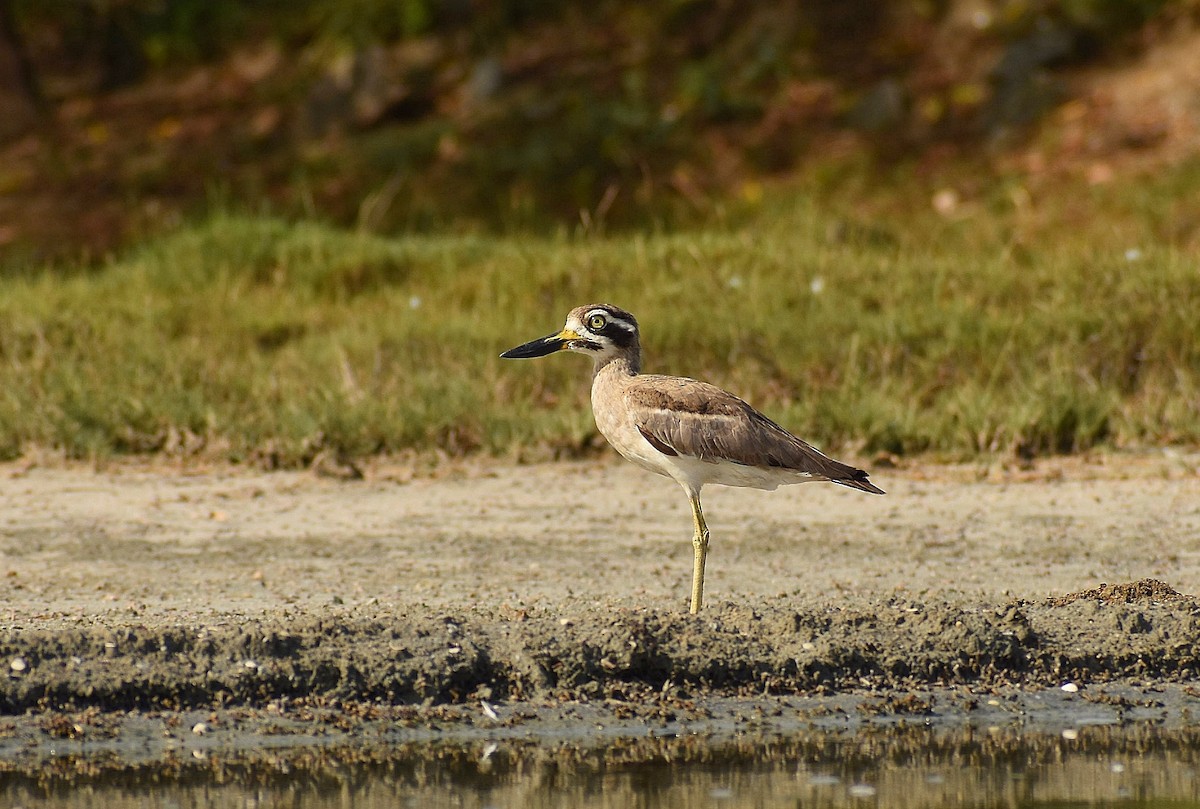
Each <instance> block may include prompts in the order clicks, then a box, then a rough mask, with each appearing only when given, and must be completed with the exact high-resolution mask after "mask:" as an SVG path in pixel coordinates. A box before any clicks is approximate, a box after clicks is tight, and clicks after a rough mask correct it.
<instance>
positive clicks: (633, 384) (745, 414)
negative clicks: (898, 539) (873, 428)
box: [500, 303, 884, 613]
mask: <svg viewBox="0 0 1200 809" xmlns="http://www.w3.org/2000/svg"><path fill="white" fill-rule="evenodd" d="M556 351H574V352H576V353H578V354H587V355H589V356H590V357H592V359H593V361H594V363H595V365H594V367H593V369H592V414H593V415H594V416H595V418H596V427H597V428H599V430H600V432H601V433H602V434H603V435H604V437H605V438H607V439H608V443H610V444H612V445H613V447H614V448H615V449H616V450H617V452H619V453H621V454H622V455H624V456H625V457H626V458H628V459H629V460H630V461H633V462H634V463H635V464H637V465H638V466H640V467H642V468H644V469H649V470H650V471H651V472H656V473H658V474H660V475H666V476H667V477H670V478H673V479H674V480H675V482H676V483H678V484H679V485H680V486H682V487H683V490H684V491H685V492H687V496H688V500H689V501H690V502H691V504H692V520H693V524H694V527H695V534H694V536H693V537H692V547H693V549H694V551H695V555H694V559H693V565H692V612H693V613H694V612H699V610H700V607H701V606H702V605H703V603H704V563H705V560H706V558H707V556H708V526H707V525H705V523H704V512H703V511H701V509H700V489H701V488H702V487H703V486H704V484H706V483H721V484H724V485H726V486H748V487H753V488H755V489H767V490H771V491H773V490H774V489H776V488H777V487H779V486H780V485H784V484H789V483H804V482H806V481H814V480H825V481H831V482H833V483H838V484H841V485H842V486H849V487H850V488H852V489H859V490H861V491H864V492H870V493H871V494H883V493H884V492H883V490H882V489H880V488H878V487H876V486H875V485H874V484H872V483H871V482H870V481H869V480H867V473H866V472H864V471H863V470H861V469H855V468H854V467H852V466H848V465H846V464H844V463H841V462H839V461H835V460H833V459H832V458H829V457H826V456H825V455H823V454H821V452H819V451H818V450H817V449H816V448H814V447H811V446H809V445H808V444H806V443H805V442H804V441H801V440H800V439H799V438H797V437H796V436H794V435H792V434H791V433H789V432H788V431H787V430H785V429H783V428H782V427H780V426H779V425H778V424H776V423H775V422H773V421H771V420H770V419H769V418H767V417H766V416H764V415H763V414H762V413H759V412H758V411H757V410H755V409H754V408H753V407H751V406H750V405H748V404H746V403H745V402H743V401H742V400H741V399H739V398H738V397H736V396H734V395H733V394H732V393H728V392H726V391H723V390H721V389H720V388H718V387H714V386H713V385H709V384H708V383H706V382H698V381H697V380H695V379H687V378H685V377H677V376H660V375H655V374H643V373H642V372H641V371H642V348H641V344H640V342H639V339H638V324H637V321H636V320H634V317H633V315H631V314H629V312H626V311H625V310H624V309H618V308H617V307H616V306H610V305H608V304H603V303H597V304H593V305H591V306H580V307H579V308H577V309H572V310H571V312H570V313H569V314H568V315H567V321H566V324H565V325H564V326H563V330H562V331H560V332H558V333H557V334H552V335H550V336H549V337H543V338H541V339H538V340H532V341H530V342H528V343H525V344H523V345H519V346H517V347H516V348H512V349H509V350H508V351H505V352H504V353H503V354H501V355H500V356H501V357H504V358H507V359H527V358H531V357H544V356H546V355H547V354H553V353H554V352H556Z"/></svg>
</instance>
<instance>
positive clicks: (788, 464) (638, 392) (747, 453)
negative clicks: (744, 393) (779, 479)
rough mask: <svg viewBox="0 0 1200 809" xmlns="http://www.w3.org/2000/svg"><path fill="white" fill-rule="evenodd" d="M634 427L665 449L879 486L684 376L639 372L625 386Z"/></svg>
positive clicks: (713, 388)
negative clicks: (635, 422)
mask: <svg viewBox="0 0 1200 809" xmlns="http://www.w3.org/2000/svg"><path fill="white" fill-rule="evenodd" d="M625 396H626V404H627V406H629V408H630V410H631V411H632V412H633V413H636V417H635V418H636V421H637V428H638V430H639V431H640V432H641V434H642V435H643V436H644V437H645V438H646V440H647V441H648V442H649V443H650V445H651V446H653V447H655V449H657V450H658V451H659V452H663V453H664V454H668V455H670V454H674V455H683V456H687V457H691V458H697V459H699V460H701V461H708V462H710V463H717V462H719V461H731V462H733V463H737V464H742V465H745V466H754V467H760V468H777V469H787V470H790V471H793V472H798V473H801V474H807V475H812V476H814V477H819V478H825V479H827V480H831V481H833V482H834V483H840V484H842V485H844V486H850V487H852V488H855V489H861V490H863V491H867V492H873V493H879V494H882V493H883V492H882V491H881V490H880V489H878V488H876V487H875V486H874V485H873V484H871V483H870V482H869V481H868V480H867V473H866V472H864V471H862V470H861V469H855V468H854V467H852V466H849V465H847V464H844V463H841V462H840V461H835V460H833V459H832V458H830V457H828V456H826V455H824V454H823V453H821V452H820V451H819V450H818V449H816V448H815V447H813V446H811V445H809V444H808V443H806V442H805V441H802V440H801V439H799V438H797V437H796V436H794V435H792V434H791V433H789V432H788V431H787V430H785V429H783V428H782V427H780V426H779V425H778V424H776V423H775V422H773V421H771V420H770V419H769V418H767V417H766V416H764V415H763V414H762V413H759V412H758V411H757V410H755V409H754V408H753V407H751V406H750V405H748V404H747V403H746V402H744V401H742V400H741V399H739V398H738V397H737V396H734V395H733V394H732V393H729V392H727V391H724V390H721V389H720V388H718V387H716V386H714V385H710V384H708V383H707V382H699V381H697V380H695V379H687V378H685V377H670V376H653V375H643V376H639V377H637V379H636V380H635V381H634V382H633V383H632V384H630V385H629V386H628V387H627V388H626V391H625Z"/></svg>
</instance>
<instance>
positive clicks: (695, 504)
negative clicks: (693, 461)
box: [688, 492, 708, 614]
mask: <svg viewBox="0 0 1200 809" xmlns="http://www.w3.org/2000/svg"><path fill="white" fill-rule="evenodd" d="M688 499H689V500H691V501H692V521H693V523H695V526H696V533H695V535H694V536H693V537H692V549H693V550H694V552H695V556H694V558H693V559H692V614H695V613H697V612H700V608H701V607H702V606H704V560H705V558H706V557H707V556H708V526H707V525H705V524H704V512H703V511H701V510H700V493H699V492H695V493H693V492H688Z"/></svg>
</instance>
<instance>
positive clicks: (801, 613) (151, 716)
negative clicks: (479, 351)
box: [0, 455, 1200, 771]
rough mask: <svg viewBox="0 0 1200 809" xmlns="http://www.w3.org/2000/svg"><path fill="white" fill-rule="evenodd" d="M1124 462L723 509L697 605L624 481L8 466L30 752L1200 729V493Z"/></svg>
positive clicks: (757, 501)
mask: <svg viewBox="0 0 1200 809" xmlns="http://www.w3.org/2000/svg"><path fill="white" fill-rule="evenodd" d="M1120 460H1121V462H1120V463H1117V462H1115V461H1114V460H1113V459H1106V460H1104V461H1103V462H1092V463H1085V462H1072V463H1068V464H1065V465H1064V466H1061V467H1059V468H1051V469H1042V470H1040V471H1038V472H1036V473H1030V472H1028V470H1015V471H1014V470H1003V469H1001V470H995V469H990V470H986V469H985V470H982V471H981V470H979V469H973V470H971V469H962V468H957V469H955V468H922V469H909V470H891V471H890V472H889V473H887V474H885V475H882V476H881V478H888V477H890V478H891V480H890V481H888V482H889V484H890V486H889V487H885V488H889V491H890V492H891V493H890V494H889V496H888V498H870V499H869V500H870V501H872V502H864V501H865V500H868V499H866V498H864V499H854V498H853V497H852V496H851V497H847V496H844V495H843V493H841V492H838V491H835V487H818V486H812V487H799V488H800V489H802V490H803V491H802V493H801V494H802V496H799V495H798V496H796V497H794V498H787V497H779V496H775V497H771V496H769V495H766V496H764V495H763V494H762V493H743V492H741V491H739V490H724V491H723V493H721V494H719V495H717V496H716V497H713V498H711V502H710V503H709V504H708V505H709V512H710V526H711V527H712V528H713V535H714V539H713V542H714V551H715V552H714V554H713V556H712V557H711V561H710V577H711V578H710V596H711V602H710V605H709V606H708V607H706V609H705V610H704V612H702V613H701V614H700V615H699V616H690V615H688V614H687V613H686V611H685V605H686V592H685V591H686V587H687V572H688V556H689V555H690V544H689V543H688V542H687V541H686V534H687V533H688V528H689V526H688V523H687V515H686V511H685V509H686V502H684V503H680V502H678V500H681V499H682V498H679V497H678V492H677V491H675V490H674V488H673V487H671V486H670V485H669V484H666V483H663V482H662V481H658V480H657V479H655V478H652V477H651V476H648V475H644V474H642V473H640V472H638V471H636V470H630V469H627V468H624V467H620V466H615V465H609V464H600V465H547V466H540V467H497V466H491V467H480V468H474V469H467V470H455V471H453V472H452V473H450V474H447V475H444V476H442V477H440V478H437V479H428V478H425V479H412V478H410V477H405V476H404V475H403V474H399V473H391V474H388V473H385V472H376V473H375V474H374V475H373V476H371V477H370V478H369V479H368V481H366V482H362V483H347V482H341V481H333V480H328V479H323V478H318V477H315V476H311V475H261V474H255V473H246V472H243V471H239V470H219V471H216V472H211V471H199V472H197V471H189V472H187V473H183V472H179V471H164V470H152V469H145V468H134V469H128V468H127V469H118V470H109V471H106V472H96V471H94V470H82V469H77V468H76V469H73V468H41V467H37V468H29V467H15V466H14V467H9V468H7V469H5V470H4V475H3V476H2V477H0V485H2V488H0V495H2V496H3V500H2V501H0V505H2V508H0V542H2V544H0V575H2V576H3V578H2V585H0V586H2V587H3V593H4V602H3V611H2V614H0V664H2V665H3V667H4V672H5V677H4V678H3V681H2V682H0V758H2V759H3V760H4V761H6V762H7V764H6V765H5V766H6V767H11V768H16V770H15V771H19V770H20V769H21V768H23V767H25V768H29V767H36V766H40V764H39V762H40V763H41V764H44V763H45V761H46V760H47V759H48V758H54V757H57V756H60V755H64V754H66V755H69V756H73V757H78V756H82V757H83V758H85V759H87V760H89V761H91V762H92V764H91V765H89V766H97V765H96V762H98V761H101V760H104V761H109V762H111V766H114V767H119V766H125V765H127V764H128V763H129V762H130V761H133V760H145V761H153V760H158V761H162V760H165V759H169V758H171V757H173V756H178V755H193V754H196V755H201V756H202V755H205V754H206V751H209V750H223V751H226V752H230V751H242V752H243V753H245V752H247V751H253V750H256V749H276V748H288V749H297V748H300V747H305V746H316V747H328V746H330V745H335V744H343V743H350V744H362V743H370V744H376V743H385V744H388V745H395V744H407V743H431V742H437V741H441V742H452V741H455V740H457V741H458V742H461V743H468V744H469V743H475V742H482V741H483V740H490V741H491V742H493V743H494V742H496V741H497V740H500V741H503V740H510V741H512V742H514V743H515V742H517V741H519V740H522V739H524V740H529V739H542V740H555V739H558V740H560V741H561V740H563V739H571V740H572V743H573V744H582V743H588V744H591V743H598V742H600V741H603V740H604V739H613V738H641V737H648V736H650V735H654V734H656V733H657V734H666V735H668V736H670V735H674V736H679V735H681V734H683V735H686V734H689V733H701V734H718V735H720V734H722V733H738V732H741V731H742V730H744V729H745V728H747V727H750V728H754V729H755V732H768V733H781V734H786V733H789V732H799V731H800V730H803V729H805V728H808V729H813V728H816V729H825V730H832V729H849V730H853V729H854V728H861V727H872V726H891V725H894V724H897V723H900V724H905V723H917V724H922V725H928V726H946V727H961V726H973V725H976V724H981V725H984V726H986V725H991V724H1006V723H1007V724H1011V723H1013V722H1017V723H1020V724H1021V725H1022V726H1026V727H1035V726H1036V727H1048V728H1053V727H1067V726H1070V725H1073V724H1074V725H1078V724H1080V723H1083V724H1114V725H1121V724H1123V723H1124V724H1128V723H1130V722H1141V721H1154V722H1158V723H1162V722H1178V723H1181V724H1186V721H1187V720H1188V718H1189V717H1190V716H1191V715H1192V714H1193V713H1194V712H1196V711H1200V698H1198V697H1196V696H1195V694H1200V689H1198V688H1197V686H1196V685H1195V684H1196V683H1197V682H1198V681H1200V603H1198V602H1197V600H1196V599H1195V598H1193V597H1192V596H1191V595H1189V593H1192V592H1196V591H1197V590H1200V475H1197V474H1196V469H1197V467H1196V464H1195V459H1194V458H1190V457H1182V458H1181V457H1180V456H1159V455H1155V456H1149V457H1147V456H1139V457H1135V458H1132V459H1120ZM874 501H881V502H874ZM1106 582H1107V584H1106ZM1063 685H1067V687H1068V690H1067V691H1064V690H1063V689H1062V686H1063ZM589 740H590V741H589Z"/></svg>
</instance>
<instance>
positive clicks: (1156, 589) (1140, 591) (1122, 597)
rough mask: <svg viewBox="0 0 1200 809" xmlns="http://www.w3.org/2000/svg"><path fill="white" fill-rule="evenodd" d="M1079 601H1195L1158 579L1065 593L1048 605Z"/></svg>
mask: <svg viewBox="0 0 1200 809" xmlns="http://www.w3.org/2000/svg"><path fill="white" fill-rule="evenodd" d="M1080 599H1089V600H1092V601H1103V602H1104V603H1105V604H1136V603H1142V602H1146V601H1151V602H1155V601H1159V602H1164V603H1174V602H1180V601H1187V602H1192V601H1195V597H1194V596H1190V595H1184V594H1183V593H1180V592H1178V591H1177V590H1176V589H1175V588H1174V587H1172V586H1171V585H1169V584H1167V583H1166V582H1162V581H1159V580H1158V579H1139V580H1138V581H1129V582H1124V583H1122V584H1101V585H1100V586H1099V587H1093V588H1091V589H1090V590H1080V591H1079V592H1077V593H1067V594H1066V595H1065V596H1059V597H1058V598H1051V599H1049V600H1048V601H1047V603H1048V604H1050V605H1051V606H1054V607H1062V606H1065V605H1067V604H1073V603H1075V602H1076V601H1079V600H1080Z"/></svg>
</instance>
